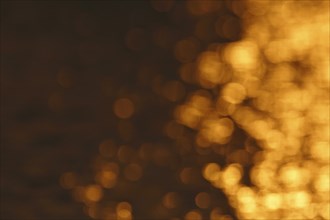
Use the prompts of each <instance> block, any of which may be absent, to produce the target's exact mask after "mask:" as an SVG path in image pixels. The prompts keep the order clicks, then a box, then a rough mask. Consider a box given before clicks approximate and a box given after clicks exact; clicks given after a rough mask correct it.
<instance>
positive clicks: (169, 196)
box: [163, 192, 179, 209]
mask: <svg viewBox="0 0 330 220" xmlns="http://www.w3.org/2000/svg"><path fill="white" fill-rule="evenodd" d="M178 204H179V195H178V194H177V193H175V192H169V193H166V195H165V196H164V197H163V205H164V206H165V207H166V208H168V209H173V208H176V207H178Z"/></svg>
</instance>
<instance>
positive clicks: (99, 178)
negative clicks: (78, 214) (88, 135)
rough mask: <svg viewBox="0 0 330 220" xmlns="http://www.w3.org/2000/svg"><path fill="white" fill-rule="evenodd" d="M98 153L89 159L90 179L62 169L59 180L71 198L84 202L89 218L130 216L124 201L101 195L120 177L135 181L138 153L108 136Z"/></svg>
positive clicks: (139, 167) (139, 171)
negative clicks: (91, 174) (91, 171)
mask: <svg viewBox="0 0 330 220" xmlns="http://www.w3.org/2000/svg"><path fill="white" fill-rule="evenodd" d="M99 153H100V154H99V155H98V156H97V157H96V158H95V159H94V160H93V163H92V167H93V169H94V171H93V174H94V182H92V183H87V184H86V182H85V181H83V180H82V178H81V177H78V175H76V174H75V173H73V172H66V173H64V174H63V175H62V176H61V178H60V184H61V186H62V187H63V188H66V189H71V190H72V195H73V198H74V199H75V200H76V201H77V202H82V203H83V204H84V205H85V206H84V211H85V212H86V214H87V215H88V216H89V217H91V218H93V219H104V220H110V219H111V220H112V219H117V220H129V219H132V218H133V214H132V207H131V205H130V204H129V203H128V202H115V201H110V203H109V201H108V200H107V199H106V200H104V199H105V197H106V193H107V190H111V189H115V190H118V182H119V181H123V180H122V179H125V181H129V182H136V181H139V179H141V178H142V176H143V168H142V165H141V163H140V161H141V160H140V159H139V158H141V154H140V155H139V154H135V153H134V151H133V149H131V148H130V147H129V146H126V145H122V146H118V145H116V144H115V143H114V141H113V140H111V139H105V140H103V141H102V142H101V143H100V145H99ZM134 155H135V156H134ZM116 187H117V188H116Z"/></svg>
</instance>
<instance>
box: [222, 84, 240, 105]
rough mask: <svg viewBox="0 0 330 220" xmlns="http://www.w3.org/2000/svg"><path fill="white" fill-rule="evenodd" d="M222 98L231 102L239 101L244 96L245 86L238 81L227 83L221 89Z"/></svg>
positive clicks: (236, 102)
mask: <svg viewBox="0 0 330 220" xmlns="http://www.w3.org/2000/svg"><path fill="white" fill-rule="evenodd" d="M221 94H222V98H223V99H224V100H225V101H227V102H228V103H231V104H238V103H241V102H242V101H243V100H244V99H245V97H246V90H245V88H244V87H243V86H242V85H241V84H239V83H228V84H226V85H225V87H224V88H223V89H222V91H221Z"/></svg>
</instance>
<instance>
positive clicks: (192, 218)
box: [184, 210, 202, 220]
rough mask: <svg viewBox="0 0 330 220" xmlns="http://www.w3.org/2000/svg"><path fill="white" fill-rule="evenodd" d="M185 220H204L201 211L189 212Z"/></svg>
mask: <svg viewBox="0 0 330 220" xmlns="http://www.w3.org/2000/svg"><path fill="white" fill-rule="evenodd" d="M184 220H202V214H201V213H200V212H199V211H195V210H192V211H189V212H187V213H186V214H185V216H184Z"/></svg>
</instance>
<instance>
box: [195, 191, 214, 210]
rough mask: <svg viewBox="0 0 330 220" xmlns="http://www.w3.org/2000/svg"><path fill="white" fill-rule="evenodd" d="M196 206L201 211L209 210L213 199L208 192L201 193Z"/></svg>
mask: <svg viewBox="0 0 330 220" xmlns="http://www.w3.org/2000/svg"><path fill="white" fill-rule="evenodd" d="M195 203H196V205H197V206H198V207H199V208H201V209H207V208H209V206H210V205H211V197H210V195H209V194H208V193H206V192H200V193H198V194H197V195H196V197H195Z"/></svg>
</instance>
